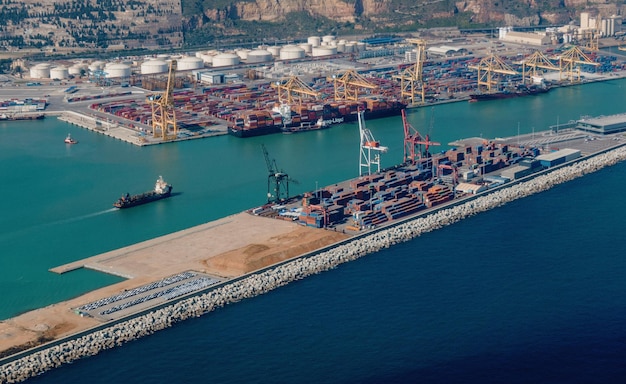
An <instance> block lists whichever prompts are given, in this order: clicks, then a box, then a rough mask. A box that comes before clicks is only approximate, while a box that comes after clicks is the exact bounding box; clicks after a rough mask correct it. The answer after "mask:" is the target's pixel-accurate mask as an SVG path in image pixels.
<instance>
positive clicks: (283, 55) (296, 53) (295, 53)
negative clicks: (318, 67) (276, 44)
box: [280, 45, 305, 60]
mask: <svg viewBox="0 0 626 384" xmlns="http://www.w3.org/2000/svg"><path fill="white" fill-rule="evenodd" d="M304 56H305V52H304V49H302V48H300V47H296V46H295V45H287V46H284V47H283V49H281V50H280V59H281V60H292V59H302V58H304Z"/></svg>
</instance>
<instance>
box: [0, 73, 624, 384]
mask: <svg viewBox="0 0 626 384" xmlns="http://www.w3.org/2000/svg"><path fill="white" fill-rule="evenodd" d="M625 92H626V80H615V81H609V82H603V83H597V84H590V85H585V86H583V87H580V86H577V87H568V88H561V89H556V90H553V91H551V92H550V93H549V94H546V95H542V96H538V97H532V98H523V99H517V100H502V101H496V102H487V103H473V104H470V103H465V102H463V103H455V104H448V105H441V106H437V107H435V108H432V109H431V108H422V109H418V110H413V111H411V112H410V113H409V120H410V121H411V123H412V124H413V125H414V126H415V127H416V128H417V129H418V130H419V131H420V132H422V133H423V134H425V133H429V134H430V135H431V138H432V139H433V140H436V141H439V142H441V143H444V144H445V143H448V142H450V141H453V140H456V139H459V138H464V137H470V136H481V135H482V136H483V137H485V138H490V137H502V136H512V135H515V134H517V132H518V127H519V131H520V132H521V133H527V132H531V131H532V130H533V129H535V130H537V131H539V130H543V129H545V128H546V127H547V126H548V125H553V124H556V123H557V121H560V122H566V121H567V120H570V119H577V118H579V117H580V115H583V114H584V115H594V116H595V115H600V114H613V113H621V112H626V111H624V108H623V105H622V103H621V101H622V100H623V99H624V94H625ZM431 117H432V119H431ZM431 120H432V121H433V124H432V126H431V124H430V121H431ZM367 125H368V127H369V128H370V129H371V130H372V131H373V133H374V135H375V137H376V138H377V139H379V140H380V141H381V142H382V143H383V145H386V146H388V147H389V148H390V151H389V153H388V154H385V155H384V157H383V159H382V162H383V165H384V166H389V165H392V164H395V163H397V162H399V161H400V160H401V158H402V149H403V142H402V126H401V121H400V118H399V117H396V118H388V119H380V120H373V121H369V122H367ZM67 132H71V133H72V136H73V137H75V138H77V139H78V140H79V141H80V143H79V144H78V145H75V146H69V147H68V146H66V145H65V144H63V143H62V140H63V138H64V137H65V135H66V134H67ZM261 143H263V144H265V146H266V147H267V148H268V151H269V152H270V156H271V157H273V158H275V159H276V161H277V163H278V165H279V166H280V167H282V168H284V170H285V171H287V172H288V173H289V174H290V176H292V177H293V178H294V179H297V180H299V182H300V183H299V184H298V185H293V184H292V185H291V188H292V191H293V192H295V193H297V192H302V191H305V190H312V189H313V188H314V187H315V184H316V183H318V184H319V185H326V184H331V183H333V182H335V181H338V180H342V179H345V178H349V177H354V176H356V175H357V174H358V160H359V159H358V156H359V149H358V127H357V126H356V125H355V124H346V125H342V126H337V127H334V128H332V129H330V130H326V131H320V132H310V133H305V134H297V135H273V136H267V137H258V138H251V139H244V140H242V139H237V138H233V137H229V136H225V137H219V138H211V139H206V140H200V141H190V142H183V143H178V144H175V145H163V146H154V147H148V148H137V147H134V146H132V145H130V144H127V143H124V142H121V141H117V140H114V139H111V138H108V137H105V136H101V135H97V134H94V133H91V132H88V131H86V130H83V129H81V128H78V127H75V126H68V125H66V124H65V123H61V122H57V121H56V120H53V119H47V120H46V121H44V122H19V123H12V124H5V123H1V124H0V166H1V168H0V169H2V176H3V180H4V183H5V188H3V192H2V196H3V199H2V203H1V204H2V216H0V249H2V254H3V256H2V258H0V287H1V288H2V292H4V293H5V294H4V295H0V318H7V317H10V316H14V315H15V314H17V313H20V312H23V311H26V310H29V309H32V308H36V307H40V306H44V305H47V304H50V303H53V302H57V301H60V300H63V299H66V298H68V297H72V296H76V295H79V294H81V293H83V292H85V291H88V290H91V289H93V288H96V287H98V286H102V285H105V284H109V283H113V282H115V281H118V280H119V278H117V277H112V276H107V275H103V274H100V273H96V272H91V271H78V272H72V273H69V274H66V275H62V276H59V275H55V274H52V273H50V272H48V271H47V269H48V268H51V267H54V266H57V265H60V264H63V263H66V262H69V261H73V260H77V259H80V258H84V257H88V256H91V255H94V254H98V253H101V252H104V251H108V250H111V249H114V248H118V247H120V246H124V245H128V244H132V243H135V242H138V241H141V240H145V239H148V238H152V237H155V236H158V235H162V234H165V233H169V232H172V231H176V230H179V229H184V228H187V227H190V226H193V225H197V224H200V223H204V222H206V221H210V220H213V219H215V218H219V217H222V216H224V215H227V214H231V213H236V212H239V211H241V210H243V209H246V208H249V207H252V206H254V205H257V204H261V203H263V202H264V199H265V194H266V168H265V161H264V159H263V154H262V151H261V149H260V144H261ZM442 149H445V146H444V147H443V148H442ZM625 171H626V165H625V164H619V165H617V166H614V167H611V168H608V169H604V170H602V171H600V172H597V173H595V174H592V175H589V176H586V177H584V178H582V179H577V180H575V181H573V182H570V183H567V184H565V185H561V186H558V187H557V188H554V189H552V190H550V191H547V192H544V193H541V194H539V195H535V196H533V197H529V198H526V199H523V200H520V201H516V202H514V203H511V204H508V205H506V206H504V207H501V208H498V209H495V210H492V211H490V212H487V213H484V214H481V215H478V216H475V217H472V218H469V219H467V220H464V221H463V222H460V223H457V224H455V225H452V226H449V227H446V228H444V229H442V230H439V231H436V232H433V233H430V234H427V235H425V236H422V237H420V238H418V239H416V240H413V241H410V242H408V243H405V244H402V245H399V246H396V247H393V248H391V249H388V250H384V251H382V252H379V253H376V254H372V255H369V256H367V257H365V258H363V259H360V260H358V261H356V262H352V263H349V264H344V265H342V266H341V267H339V268H337V269H335V270H333V271H330V272H326V273H324V274H321V275H317V276H313V277H311V278H308V279H306V280H303V281H299V282H296V283H293V284H290V285H289V286H287V287H284V288H281V289H279V290H276V291H274V292H271V293H269V294H267V295H264V296H261V297H257V298H254V299H252V300H247V301H244V302H241V303H238V304H236V305H231V306H228V307H227V308H224V309H222V310H219V311H216V312H214V313H211V314H209V315H207V316H204V317H202V318H200V319H194V320H190V321H187V322H184V323H182V324H178V325H177V326H175V327H173V328H172V329H169V330H166V331H162V332H159V333H157V334H155V335H153V336H150V337H148V338H145V339H142V340H139V341H136V342H133V343H130V344H128V345H126V346H124V347H122V348H118V349H115V350H111V351H106V352H104V353H102V354H100V355H98V356H96V357H92V358H88V359H84V360H81V361H79V362H75V363H74V364H71V365H68V366H65V367H62V368H60V369H57V370H54V371H51V372H49V373H46V374H44V375H42V376H40V377H37V378H35V379H33V380H32V381H33V382H50V383H52V382H59V381H63V382H70V383H71V382H84V381H85V380H89V381H92V382H102V383H105V382H107V383H109V382H118V381H122V380H124V381H135V382H142V383H148V382H149V383H164V382H207V381H212V382H217V383H225V382H232V383H239V382H246V381H247V382H259V383H276V382H280V383H291V382H311V383H313V382H367V383H378V382H424V383H450V382H459V383H462V382H463V383H464V382H520V383H528V382H566V383H572V382H603V383H606V382H623V381H624V379H626V368H624V366H626V365H625V364H624V362H625V358H624V356H626V331H624V329H623V326H622V322H623V318H624V315H625V314H626V307H625V306H624V304H623V298H624V297H626V295H625V294H626V283H625V282H624V273H625V272H626V260H625V259H624V257H623V255H622V253H623V251H622V250H623V249H624V242H625V240H623V236H622V230H623V223H624V220H623V215H624V212H626V206H625V205H626V204H625V203H623V198H622V191H623V190H624V187H625V185H624V184H626V182H625V181H624V177H623V175H624V172H625ZM158 175H163V176H164V178H165V179H166V180H168V181H169V182H171V183H172V184H173V185H174V188H175V191H176V192H178V193H179V194H178V195H176V196H174V197H173V198H171V199H167V200H163V201H160V202H157V203H154V204H149V205H146V206H141V207H137V208H133V209H131V210H123V211H117V210H111V204H112V202H113V201H114V200H115V199H116V198H117V197H118V195H120V194H121V193H123V192H126V191H129V192H131V193H132V192H141V191H143V190H146V189H149V188H151V187H152V185H153V183H154V180H155V179H156V177H157V176H158Z"/></svg>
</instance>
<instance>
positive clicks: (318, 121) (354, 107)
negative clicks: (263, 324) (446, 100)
mask: <svg viewBox="0 0 626 384" xmlns="http://www.w3.org/2000/svg"><path fill="white" fill-rule="evenodd" d="M404 108H406V103H404V102H402V101H399V100H396V99H385V98H383V97H371V98H364V99H361V100H359V101H337V102H329V103H325V104H314V103H303V104H298V105H280V106H277V107H274V108H272V109H271V110H251V111H244V112H240V113H239V114H238V115H237V117H236V118H235V119H234V121H233V122H232V123H231V124H230V125H229V127H228V133H230V134H231V135H234V136H237V137H252V136H260V135H267V134H271V133H279V132H286V133H295V132H304V131H310V130H317V129H324V128H328V127H330V126H332V125H335V124H343V123H347V122H351V121H357V118H358V117H357V112H358V111H359V110H362V111H365V118H366V119H377V118H382V117H389V116H398V115H400V113H401V112H402V110H403V109H404Z"/></svg>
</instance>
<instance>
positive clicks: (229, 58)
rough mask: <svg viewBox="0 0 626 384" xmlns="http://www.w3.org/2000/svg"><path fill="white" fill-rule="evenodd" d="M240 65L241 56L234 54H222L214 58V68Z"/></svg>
mask: <svg viewBox="0 0 626 384" xmlns="http://www.w3.org/2000/svg"><path fill="white" fill-rule="evenodd" d="M237 64H239V56H237V55H235V54H234V53H220V54H219V55H217V56H215V57H213V66H214V67H228V66H231V65H237Z"/></svg>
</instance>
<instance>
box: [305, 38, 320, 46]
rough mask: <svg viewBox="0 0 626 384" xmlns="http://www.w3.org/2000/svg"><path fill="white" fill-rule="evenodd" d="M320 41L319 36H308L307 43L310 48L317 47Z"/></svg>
mask: <svg viewBox="0 0 626 384" xmlns="http://www.w3.org/2000/svg"><path fill="white" fill-rule="evenodd" d="M321 42H322V39H321V38H320V37H319V36H309V38H307V43H309V44H311V47H319V46H320V43H321Z"/></svg>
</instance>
